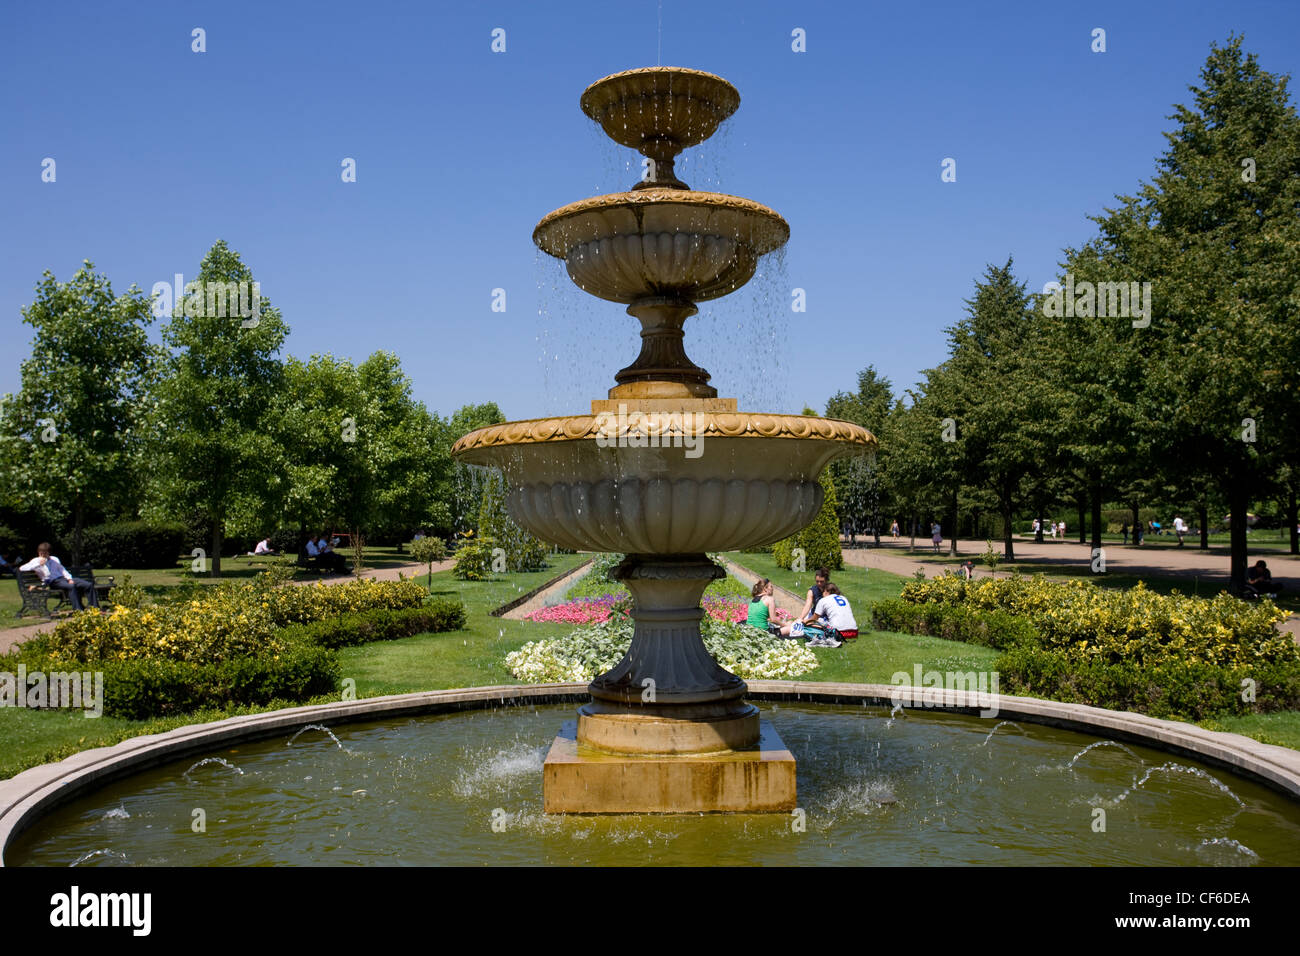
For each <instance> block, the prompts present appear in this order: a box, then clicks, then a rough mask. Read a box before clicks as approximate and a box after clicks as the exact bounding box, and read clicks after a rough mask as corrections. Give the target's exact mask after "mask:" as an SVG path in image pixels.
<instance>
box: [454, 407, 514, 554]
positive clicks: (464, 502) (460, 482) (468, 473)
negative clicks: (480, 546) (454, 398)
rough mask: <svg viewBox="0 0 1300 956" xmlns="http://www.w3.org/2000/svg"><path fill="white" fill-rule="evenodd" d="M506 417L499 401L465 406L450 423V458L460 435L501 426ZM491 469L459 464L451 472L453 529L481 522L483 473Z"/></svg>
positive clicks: (466, 527) (460, 529) (458, 410)
mask: <svg viewBox="0 0 1300 956" xmlns="http://www.w3.org/2000/svg"><path fill="white" fill-rule="evenodd" d="M505 420H506V417H505V415H503V414H501V409H500V408H498V407H497V403H496V402H484V403H483V404H481V405H465V406H462V407H461V408H458V409H456V411H455V412H454V413H452V416H451V419H450V421H448V422H447V430H446V442H445V444H446V450H447V453H448V456H449V457H450V452H451V446H452V445H454V444H455V443H456V441H457V440H458V439H460V438H463V437H464V436H465V435H468V434H469V433H470V432H472V431H474V430H475V429H478V428H486V427H487V426H488V425H499V424H501V423H502V422H504V421H505ZM486 472H487V469H483V468H480V467H477V466H472V465H456V466H455V469H454V471H452V472H451V473H450V474H449V479H448V488H447V499H448V501H449V502H450V510H451V521H452V528H453V529H454V530H456V531H466V530H468V529H470V528H472V527H474V526H475V525H476V524H477V522H478V513H479V506H480V505H481V504H482V501H483V488H482V478H481V476H482V475H484V474H486Z"/></svg>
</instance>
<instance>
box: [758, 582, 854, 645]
mask: <svg viewBox="0 0 1300 956" xmlns="http://www.w3.org/2000/svg"><path fill="white" fill-rule="evenodd" d="M814 582H815V583H814V584H813V586H812V587H810V588H809V589H808V594H807V596H806V597H805V599H804V606H803V611H802V612H801V613H800V614H799V616H798V617H797V618H795V619H794V620H792V621H791V622H790V623H788V624H777V623H776V597H775V595H776V585H774V584H773V583H772V582H771V581H770V580H769V579H767V578H759V579H758V580H757V581H755V582H754V587H753V590H752V594H751V598H750V602H749V615H748V617H747V618H746V621H745V623H747V624H748V625H749V626H750V627H756V628H758V629H759V630H761V631H764V632H766V633H768V634H771V635H773V636H774V637H783V638H788V639H791V640H797V639H799V638H801V637H802V638H807V645H808V646H809V647H839V646H840V645H841V644H842V643H843V642H844V641H846V640H852V639H853V638H855V637H857V636H858V622H857V620H856V619H855V618H854V617H853V608H851V607H850V606H849V601H848V598H846V597H845V596H844V594H843V593H842V592H841V591H840V589H839V587H838V586H837V585H835V584H833V583H831V574H830V572H829V571H828V570H826V568H818V569H817V574H816V576H815V578H814Z"/></svg>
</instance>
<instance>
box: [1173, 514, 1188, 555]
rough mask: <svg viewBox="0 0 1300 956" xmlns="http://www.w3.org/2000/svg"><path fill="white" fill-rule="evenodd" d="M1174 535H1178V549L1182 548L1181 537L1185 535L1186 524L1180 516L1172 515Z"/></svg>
mask: <svg viewBox="0 0 1300 956" xmlns="http://www.w3.org/2000/svg"><path fill="white" fill-rule="evenodd" d="M1174 534H1176V535H1178V547H1180V548H1181V547H1182V546H1183V535H1185V534H1187V522H1185V521H1183V519H1182V516H1181V515H1174Z"/></svg>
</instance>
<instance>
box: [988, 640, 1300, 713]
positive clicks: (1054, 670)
mask: <svg viewBox="0 0 1300 956" xmlns="http://www.w3.org/2000/svg"><path fill="white" fill-rule="evenodd" d="M994 667H996V668H997V670H998V672H999V673H1000V674H1001V680H1002V692H1003V693H1007V694H1032V695H1034V696H1037V697H1049V698H1051V699H1052V700H1061V701H1065V702H1067V703H1077V704H1090V705H1092V706H1094V707H1106V708H1109V709H1111V710H1131V711H1136V712H1139V713H1144V714H1150V715H1151V716H1153V717H1163V718H1172V719H1192V720H1203V719H1205V718H1207V717H1218V716H1222V715H1224V714H1247V713H1254V712H1259V711H1274V710H1295V709H1297V708H1300V668H1297V667H1295V666H1293V665H1288V664H1285V663H1265V664H1261V665H1259V666H1258V667H1236V668H1229V667H1220V666H1217V665H1214V664H1207V663H1203V662H1172V661H1171V662H1167V663H1163V664H1155V665H1141V664H1138V663H1135V662H1133V661H1118V662H1111V663H1107V662H1105V661H1101V660H1098V659H1096V658H1092V659H1086V658H1080V657H1078V656H1076V655H1073V654H1069V653H1065V652H1061V651H1051V650H1044V649H1042V648H1034V647H1018V648H1012V649H1011V650H1009V651H1007V652H1006V653H1005V654H1003V655H1002V656H1001V657H999V658H998V660H997V662H996V663H995V664H994ZM1247 682H1248V683H1247ZM1247 687H1250V688H1253V690H1254V693H1255V700H1254V701H1249V700H1243V699H1242V695H1243V692H1244V690H1245V688H1247Z"/></svg>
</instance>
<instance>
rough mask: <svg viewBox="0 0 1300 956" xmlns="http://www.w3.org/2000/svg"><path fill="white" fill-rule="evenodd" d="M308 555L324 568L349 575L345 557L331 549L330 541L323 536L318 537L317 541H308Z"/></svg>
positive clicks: (309, 539)
mask: <svg viewBox="0 0 1300 956" xmlns="http://www.w3.org/2000/svg"><path fill="white" fill-rule="evenodd" d="M307 554H308V556H309V557H313V558H316V559H317V561H318V562H319V563H320V565H321V566H322V567H325V568H328V569H329V570H331V571H333V572H334V573H335V574H347V573H348V563H347V561H345V560H344V558H343V555H341V554H339V553H338V552H337V551H335V550H334V549H333V548H332V547H330V543H329V540H328V539H327V538H326V537H325V535H323V534H321V535H317V536H316V538H315V540H313V539H311V538H308V539H307Z"/></svg>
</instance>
